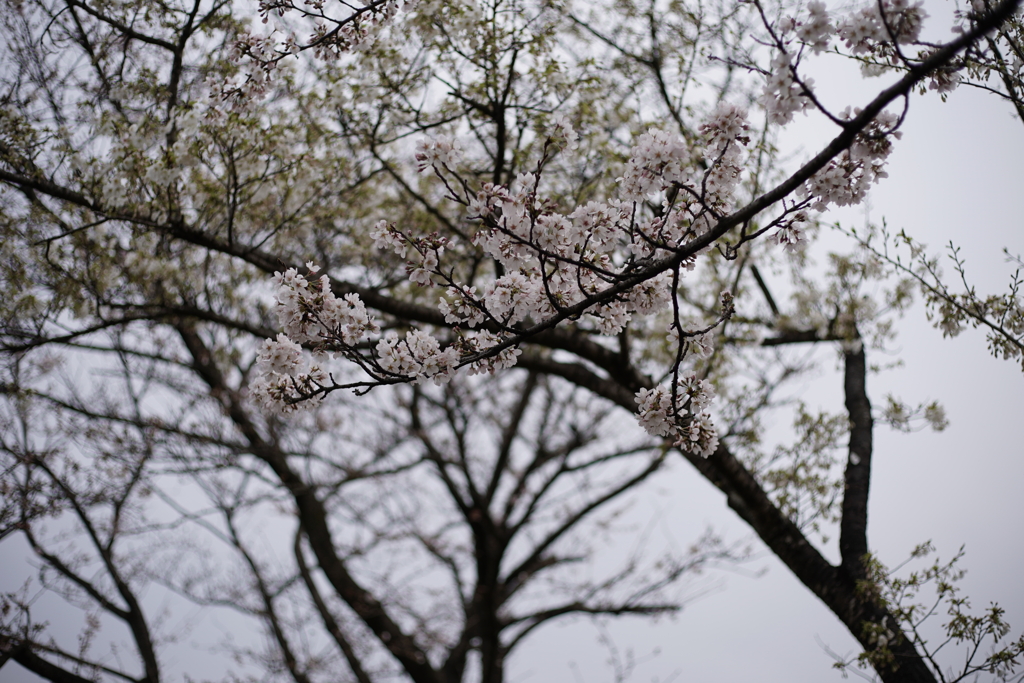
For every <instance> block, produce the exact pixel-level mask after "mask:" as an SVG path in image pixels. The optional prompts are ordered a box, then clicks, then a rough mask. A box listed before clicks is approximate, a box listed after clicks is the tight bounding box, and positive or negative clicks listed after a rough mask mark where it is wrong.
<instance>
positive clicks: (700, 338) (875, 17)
mask: <svg viewBox="0 0 1024 683" xmlns="http://www.w3.org/2000/svg"><path fill="white" fill-rule="evenodd" d="M924 16H925V14H924V12H923V11H922V10H921V6H920V2H917V3H914V2H912V1H911V0H882V2H881V4H880V5H877V4H876V5H873V6H871V7H868V8H867V9H863V10H857V11H855V12H853V13H851V14H849V15H848V16H846V17H845V18H839V19H835V18H833V17H830V16H829V13H828V12H827V10H826V8H825V5H824V3H822V2H819V1H817V0H812V1H811V2H810V3H809V4H808V5H807V11H806V16H805V17H804V18H802V19H800V20H797V19H795V18H792V17H789V18H785V19H783V20H782V21H781V22H779V24H778V25H777V26H775V27H774V30H773V34H772V35H773V39H774V40H775V48H776V51H775V55H774V57H773V59H772V63H771V70H770V72H769V73H768V77H767V82H766V85H765V87H764V90H763V92H762V94H761V98H760V103H761V105H762V106H763V107H764V108H765V110H766V112H767V115H768V120H769V122H771V123H773V124H776V125H783V124H786V123H788V122H790V121H792V119H793V116H794V114H795V113H796V112H800V111H805V110H807V109H809V108H811V107H815V106H819V105H818V104H817V102H816V101H815V99H814V95H813V91H812V90H811V88H812V86H813V83H812V81H810V80H809V79H801V78H800V77H799V74H798V70H797V67H798V66H799V60H800V56H801V55H802V54H803V53H804V52H803V51H804V50H805V49H806V50H808V51H810V52H813V53H819V52H822V51H825V50H828V49H830V47H831V45H832V41H833V40H834V39H837V38H838V39H839V40H842V41H845V43H846V46H847V49H849V50H851V51H852V52H853V53H854V54H868V53H869V54H870V55H872V56H876V57H877V56H879V55H882V56H884V57H885V58H886V59H888V58H891V56H892V55H893V54H896V52H897V51H895V50H894V48H893V47H892V45H893V44H894V43H895V44H907V43H910V42H914V41H916V40H917V37H918V35H919V33H920V25H921V21H922V19H923V18H924ZM826 113H827V112H826ZM858 114H859V111H857V112H854V113H853V114H852V115H851V114H850V113H849V111H847V112H846V113H844V114H840V115H839V116H835V117H833V119H834V120H835V121H836V122H837V123H839V124H840V125H843V122H844V121H851V120H852V119H853V118H854V117H855V116H857V115H858ZM830 116H831V115H830ZM899 122H900V121H899V119H898V117H896V116H895V115H893V114H890V113H888V112H883V113H881V114H879V115H878V116H877V117H876V118H875V119H874V120H873V121H872V122H871V123H870V124H869V125H868V126H867V127H866V128H865V129H864V130H862V131H860V133H859V134H858V135H857V136H856V138H855V139H854V141H853V142H852V144H851V145H850V147H849V148H848V149H846V150H845V151H843V152H841V153H839V154H838V155H836V156H835V157H834V158H833V159H832V160H831V161H829V162H828V163H827V164H826V165H825V166H824V167H823V168H821V169H820V170H819V171H817V172H816V173H815V174H814V175H813V176H812V177H811V178H810V179H808V180H807V181H806V182H804V183H803V184H802V186H800V187H799V188H798V189H797V191H796V193H795V195H794V200H793V201H792V202H790V203H788V204H783V214H782V216H780V217H779V218H777V219H776V220H775V221H773V222H772V223H771V226H770V227H774V228H776V229H777V230H776V232H775V233H774V234H773V235H772V236H771V239H772V240H773V241H774V242H776V243H778V244H780V245H781V246H782V247H783V248H785V249H787V250H792V249H795V248H798V247H799V245H800V244H801V243H802V241H803V235H804V232H805V230H806V226H807V224H808V223H810V222H811V221H812V219H811V218H810V217H809V215H808V214H809V213H810V212H811V211H824V210H825V209H827V208H828V207H829V206H833V205H835V206H848V205H851V204H856V203H858V202H860V201H862V200H863V199H864V197H865V195H866V193H867V191H868V189H869V188H870V186H871V185H872V184H873V183H876V182H878V180H879V179H880V178H883V177H885V176H886V173H885V163H886V159H887V157H888V155H889V154H890V152H891V150H892V143H893V140H895V139H898V138H899V137H900V133H899V131H897V130H896V128H897V127H898V124H899ZM749 131H750V126H749V124H748V122H747V114H746V111H745V110H743V109H742V108H740V107H738V106H735V105H733V104H731V103H728V102H722V103H720V104H719V105H718V106H717V107H716V108H715V109H714V111H712V112H711V113H710V115H709V116H708V117H707V119H706V120H705V122H704V123H703V125H701V126H700V127H699V132H700V138H699V139H698V140H689V141H687V140H684V139H683V138H681V137H680V136H678V135H673V134H670V133H667V132H665V131H661V130H658V129H650V130H648V131H647V132H645V133H643V134H641V135H640V136H639V137H638V138H637V141H636V144H635V145H634V147H633V148H632V149H631V152H630V156H629V159H628V161H627V162H626V163H625V165H624V168H623V171H622V175H621V177H619V178H618V179H617V180H618V190H619V191H618V196H617V197H615V198H610V199H607V200H605V201H590V202H588V203H586V204H583V205H580V206H576V207H573V208H571V209H568V210H564V209H562V208H561V202H560V200H559V198H558V197H549V196H545V193H544V189H543V187H542V185H543V181H544V163H545V160H546V159H547V158H548V155H549V153H552V151H554V152H559V151H562V152H565V151H566V150H568V151H569V152H571V151H572V150H575V149H576V148H577V147H578V141H579V135H578V134H577V132H576V131H575V130H574V129H573V127H572V125H571V122H570V120H569V119H568V117H566V116H564V115H555V116H554V117H553V119H552V120H551V121H550V122H549V124H548V130H547V141H546V142H545V143H544V146H543V149H544V154H543V159H542V160H541V161H540V162H538V165H537V167H536V169H535V170H534V171H533V172H524V173H520V174H519V175H518V176H517V177H516V178H515V180H514V181H512V182H510V183H508V184H507V185H499V184H494V183H483V184H477V183H474V182H472V181H470V180H467V179H466V177H464V176H462V175H460V172H461V170H462V166H463V165H464V162H463V159H464V156H465V150H464V149H463V147H462V145H461V143H460V142H459V140H458V139H457V138H455V137H448V136H444V135H440V136H437V137H433V138H428V139H425V140H422V141H420V142H419V143H418V145H417V148H416V152H415V162H416V167H417V169H418V170H419V171H420V172H421V173H422V172H426V173H432V174H434V175H435V176H437V177H438V178H439V179H440V180H441V181H442V182H443V184H444V187H445V190H446V196H447V198H448V199H449V200H451V201H454V202H456V203H459V204H461V205H462V206H463V207H464V215H463V220H464V221H465V223H464V225H466V226H468V227H467V228H466V231H465V233H464V235H465V239H461V238H460V241H459V242H455V241H451V240H449V239H448V238H445V237H443V236H440V235H438V234H437V233H433V234H430V235H413V234H408V233H406V232H403V231H402V230H401V229H400V228H399V227H398V226H397V225H395V224H393V223H388V222H386V221H380V222H379V223H377V225H376V226H375V227H374V228H373V230H372V231H371V237H372V238H373V240H374V242H375V245H376V247H377V248H379V249H384V250H387V251H390V252H392V253H394V254H396V255H397V256H398V257H399V258H401V259H402V260H404V261H405V263H406V269H407V272H408V276H409V281H410V282H412V283H413V284H415V285H418V286H419V287H422V288H437V290H438V291H439V292H440V294H441V296H440V297H439V300H438V310H439V311H440V313H441V314H442V315H443V317H444V320H445V322H446V324H447V325H450V326H451V329H450V331H448V332H446V335H447V336H446V337H444V338H442V337H437V336H434V335H433V334H432V333H430V332H429V331H427V330H424V329H412V330H409V331H407V332H406V333H405V334H404V336H401V335H400V334H399V333H398V332H395V331H390V332H388V333H387V334H386V335H385V336H383V337H380V338H379V339H377V340H376V343H373V342H372V341H370V340H369V337H371V336H374V335H378V334H379V326H377V325H376V323H375V322H374V321H373V320H372V318H370V317H369V316H368V315H367V313H366V311H365V308H364V307H363V304H362V302H361V301H360V300H359V299H358V297H355V296H354V295H347V296H345V297H342V298H341V299H338V298H336V297H334V296H333V294H331V290H330V283H329V281H328V280H327V278H326V277H321V278H320V279H319V280H316V281H312V282H311V281H309V280H307V279H306V278H305V277H303V276H301V275H299V274H298V272H296V271H295V270H294V269H291V270H288V271H286V272H285V273H284V274H279V275H278V276H277V285H278V292H277V301H278V307H279V314H280V316H281V325H282V327H283V328H284V332H285V334H284V335H280V336H279V337H278V338H277V340H268V341H267V342H266V344H265V346H264V348H263V349H262V350H261V352H260V356H259V359H258V367H259V369H260V372H261V379H260V381H259V382H257V386H258V387H259V388H260V392H262V395H263V396H264V402H265V403H267V404H276V405H278V406H279V407H280V406H281V405H285V406H292V405H293V404H294V402H295V400H296V397H298V398H301V397H302V395H303V392H306V393H307V394H309V395H311V396H312V395H316V396H319V395H321V394H322V393H326V390H329V389H330V387H327V386H326V385H325V384H324V382H327V381H328V380H329V381H330V382H331V383H333V379H331V378H329V377H325V376H324V375H323V373H322V371H321V370H320V369H319V367H318V366H316V365H312V366H309V367H307V366H306V365H305V364H304V362H303V361H302V358H303V356H304V352H303V351H302V349H301V348H300V347H299V344H302V345H305V346H307V347H310V348H311V349H312V353H313V356H314V357H317V356H316V354H318V353H319V354H321V355H322V354H324V353H328V352H332V353H334V354H335V356H338V355H341V356H344V357H346V358H348V359H350V360H352V361H354V362H356V363H357V364H358V365H359V366H360V367H361V368H362V370H364V371H365V372H366V373H367V374H368V375H369V377H370V380H369V382H367V384H372V383H373V382H396V381H412V382H420V381H426V380H430V381H433V382H435V383H439V384H440V383H444V382H447V381H449V380H450V379H451V378H452V377H453V376H454V375H455V373H456V372H458V371H459V369H460V368H463V367H465V368H467V369H468V372H470V373H477V372H495V371H497V370H500V369H503V368H508V367H511V366H513V365H515V363H516V359H517V357H518V355H519V354H520V351H519V349H518V344H519V342H520V341H521V340H522V338H523V337H522V336H521V335H523V334H529V332H528V331H529V330H530V329H531V328H532V327H534V326H536V325H538V324H545V323H546V324H557V323H558V322H559V321H561V320H564V319H567V318H571V319H574V320H580V321H581V322H580V324H582V325H584V326H586V325H589V326H590V329H591V330H592V331H595V332H598V333H600V334H604V335H615V334H618V333H620V332H621V331H622V330H624V329H625V328H626V326H627V325H628V324H629V323H630V321H631V320H632V319H633V318H634V317H635V316H649V315H652V314H657V313H659V312H662V311H665V310H667V309H668V308H670V306H671V304H672V301H673V291H674V287H675V284H674V283H676V282H677V281H678V279H679V278H680V277H683V276H684V274H685V271H688V270H692V269H693V268H694V266H695V263H696V258H697V255H698V254H699V253H701V250H697V251H696V253H690V252H689V251H684V250H686V249H687V247H688V245H689V244H691V243H692V242H693V241H694V240H697V239H699V238H701V237H702V236H703V235H706V234H707V233H708V232H709V231H710V230H712V229H713V228H715V227H716V226H717V225H719V223H720V221H721V219H722V218H723V217H725V216H728V215H729V214H730V213H731V212H732V211H733V210H734V203H735V194H736V192H737V188H739V187H740V185H741V183H742V182H743V180H744V177H745V172H746V171H745V168H746V166H747V159H748V156H747V155H748V150H747V148H748V145H749V144H750V138H749ZM659 205H660V210H649V209H648V208H647V207H649V206H659ZM766 229H767V228H766ZM762 232H763V230H762ZM756 236H757V235H754V237H756ZM701 246H702V247H703V250H706V249H707V248H708V247H707V246H706V245H701ZM471 248H473V249H475V250H476V253H477V254H480V253H482V254H483V255H486V256H488V257H490V258H491V259H493V261H494V262H495V263H496V264H497V265H496V267H495V270H494V272H493V273H491V274H489V275H488V274H487V273H486V272H485V273H480V272H475V274H474V277H475V280H474V281H473V282H472V283H467V282H462V281H460V279H459V276H458V274H457V273H458V272H459V268H458V265H457V259H459V258H460V255H462V254H463V253H464V252H465V251H466V250H467V249H471ZM691 251H692V248H691ZM453 255H454V256H453ZM684 255H685V257H684ZM659 259H660V261H659ZM453 261H455V262H456V263H455V265H453V264H452V262H453ZM669 262H672V263H673V264H674V265H673V266H672V267H665V268H664V269H661V270H659V269H657V268H655V269H652V270H651V271H648V272H644V268H646V267H647V265H648V264H659V263H661V264H666V263H669ZM314 272H315V269H313V268H311V274H312V273H314ZM638 272H639V273H642V275H640V276H639V277H638V276H636V273H638ZM726 298H727V299H728V301H729V302H731V295H724V298H723V311H726V310H728V311H729V312H731V310H732V308H731V303H728V305H726V304H727V302H726ZM674 315H675V319H674V322H673V323H672V325H670V326H669V331H668V342H669V344H671V345H673V347H674V348H675V349H676V350H677V352H678V354H677V365H678V363H679V362H681V360H682V359H684V358H685V357H686V356H688V355H690V354H693V355H694V356H695V357H699V358H708V357H709V356H710V355H711V353H712V352H713V345H712V339H713V335H712V334H711V330H712V329H713V327H714V326H715V325H716V324H718V323H715V324H712V325H711V326H710V327H707V328H703V329H695V328H694V327H691V328H690V329H687V328H686V325H688V324H690V323H684V322H682V321H680V320H679V317H678V312H676V313H675V314H674ZM728 315H729V313H725V312H724V313H723V317H722V320H724V319H725V318H726V317H728ZM719 322H720V321H719ZM674 372H675V373H676V374H675V375H674V376H675V377H677V379H676V380H674V381H673V384H672V386H670V387H666V386H658V387H655V388H653V389H646V390H643V391H641V392H639V393H638V394H637V398H636V401H637V404H638V407H639V415H638V419H639V422H640V424H641V425H642V426H643V427H644V428H645V429H646V430H647V431H648V432H649V433H651V434H653V435H656V436H662V437H671V438H673V439H674V440H675V443H676V444H677V445H679V446H680V447H682V448H685V449H686V450H688V451H690V452H693V453H698V454H700V455H703V456H707V455H709V454H710V453H712V452H714V450H715V448H716V447H717V435H716V432H715V429H714V427H713V425H712V423H711V420H710V415H709V413H708V412H707V408H708V406H709V404H710V402H711V400H712V398H713V396H714V391H713V390H712V388H711V385H710V383H708V382H707V381H706V380H697V379H696V378H695V376H693V375H682V376H681V375H679V372H680V369H679V368H678V367H676V368H674ZM334 388H337V385H334ZM321 389H323V390H324V391H321ZM258 393H259V392H258Z"/></svg>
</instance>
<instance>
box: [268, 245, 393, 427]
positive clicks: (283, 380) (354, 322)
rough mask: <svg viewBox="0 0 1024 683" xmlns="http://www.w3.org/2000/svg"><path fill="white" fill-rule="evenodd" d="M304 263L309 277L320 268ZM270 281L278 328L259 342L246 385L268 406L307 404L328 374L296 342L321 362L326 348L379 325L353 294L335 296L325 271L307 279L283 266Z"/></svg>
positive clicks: (348, 345)
mask: <svg viewBox="0 0 1024 683" xmlns="http://www.w3.org/2000/svg"><path fill="white" fill-rule="evenodd" d="M306 267H307V269H308V270H309V275H310V276H314V275H315V274H316V273H317V272H318V271H319V270H320V269H319V267H317V266H315V265H313V264H312V263H308V264H306ZM274 282H275V284H276V286H277V292H276V294H275V300H276V302H277V317H278V323H279V324H280V325H281V328H282V329H283V330H284V333H283V334H279V335H277V338H276V339H267V340H265V341H264V342H263V346H262V347H261V349H260V352H259V354H258V355H257V358H256V370H257V373H256V375H257V376H256V379H255V380H254V381H253V383H252V384H251V387H250V388H251V391H252V394H253V396H254V397H255V398H256V400H257V401H258V402H260V403H261V404H262V405H263V406H264V407H265V408H266V409H268V410H271V411H278V412H291V411H295V410H298V409H300V408H311V407H313V406H314V405H316V403H317V402H318V401H319V399H320V398H321V397H322V396H321V392H320V390H321V389H323V388H324V387H325V386H326V385H327V383H328V381H329V379H330V378H329V376H328V374H327V373H326V372H325V371H324V370H323V369H322V368H321V367H320V365H319V364H317V362H314V363H313V364H309V363H308V360H309V359H307V357H306V354H305V353H304V352H303V349H302V346H301V344H308V345H310V346H311V348H312V358H313V359H314V360H315V361H318V362H322V361H323V360H325V359H326V357H327V355H328V353H332V352H333V354H334V355H335V356H339V355H346V351H348V350H350V349H352V348H353V347H354V346H355V345H357V344H359V343H360V342H362V341H365V340H366V339H368V338H369V337H370V335H376V334H379V333H380V326H379V325H378V324H377V322H376V321H375V320H374V319H373V317H372V316H370V315H369V314H368V313H367V312H366V307H365V306H364V304H363V302H362V301H361V300H360V299H359V296H358V295H356V294H346V295H344V296H343V297H341V298H340V299H339V298H338V297H336V296H335V295H334V293H333V292H332V291H331V282H330V278H328V276H326V275H322V276H321V277H320V278H318V279H316V280H313V281H310V280H308V279H307V278H306V277H305V276H303V275H300V274H299V272H298V270H297V269H295V268H289V269H288V270H286V271H285V272H283V273H276V274H275V275H274Z"/></svg>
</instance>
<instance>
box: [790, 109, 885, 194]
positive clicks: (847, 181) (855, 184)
mask: <svg viewBox="0 0 1024 683" xmlns="http://www.w3.org/2000/svg"><path fill="white" fill-rule="evenodd" d="M859 113H860V110H859V109H858V110H855V111H854V115H857V114H859ZM841 118H849V112H845V113H844V114H843V115H841ZM898 122H899V119H898V117H897V116H896V115H895V114H893V113H891V112H885V111H883V112H882V113H880V114H879V115H878V116H877V117H875V119H874V120H873V121H872V122H871V123H870V124H869V125H868V126H867V127H865V129H864V130H863V131H862V132H861V133H860V134H858V135H857V137H856V138H855V139H854V141H853V143H852V144H851V145H850V147H849V149H847V150H845V151H844V152H842V153H841V154H840V155H839V156H837V157H835V158H834V159H832V160H831V161H830V162H829V163H828V165H826V166H825V168H823V169H821V170H820V171H818V172H817V173H815V174H814V176H813V177H812V178H810V179H809V180H808V181H807V182H806V183H805V184H804V185H803V186H802V187H801V188H800V189H799V190H798V191H797V195H798V196H799V197H803V198H810V199H812V200H813V203H812V204H811V208H813V209H814V210H816V211H824V210H825V209H826V208H828V206H829V205H830V204H834V205H835V206H850V205H853V204H859V203H860V202H862V201H863V200H864V198H865V197H866V196H867V192H868V190H869V189H870V188H871V185H873V184H874V183H877V182H878V181H879V180H880V179H882V178H886V177H888V175H889V174H888V173H886V172H885V163H886V159H887V158H888V157H889V154H890V153H891V152H892V141H893V139H896V140H898V139H900V138H901V137H903V133H902V132H900V131H898V130H896V126H897V124H898Z"/></svg>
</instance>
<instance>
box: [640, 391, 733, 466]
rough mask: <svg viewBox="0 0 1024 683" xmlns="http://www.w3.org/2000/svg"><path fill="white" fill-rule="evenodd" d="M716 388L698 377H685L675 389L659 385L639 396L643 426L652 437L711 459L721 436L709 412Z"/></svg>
mask: <svg viewBox="0 0 1024 683" xmlns="http://www.w3.org/2000/svg"><path fill="white" fill-rule="evenodd" d="M714 397H715V390H714V387H713V386H712V385H711V382H709V381H708V380H706V379H697V377H696V375H693V374H689V375H685V376H681V377H679V378H678V380H677V381H676V383H675V388H674V390H673V388H671V387H666V386H665V385H663V384H659V385H658V386H656V387H654V388H653V389H641V390H640V391H638V392H637V394H636V404H637V407H638V414H639V422H640V426H641V427H643V428H644V429H645V430H646V431H647V433H648V434H651V435H652V436H661V437H667V438H672V439H674V441H673V445H675V446H678V447H679V448H681V449H683V450H685V451H688V452H690V453H693V454H695V455H699V456H701V457H704V458H706V457H708V456H709V455H711V454H712V453H714V452H715V450H716V449H717V448H718V433H717V432H716V431H715V427H714V425H713V424H712V423H711V415H710V414H709V413H708V412H707V408H708V407H709V406H710V404H711V401H712V400H713V399H714Z"/></svg>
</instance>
